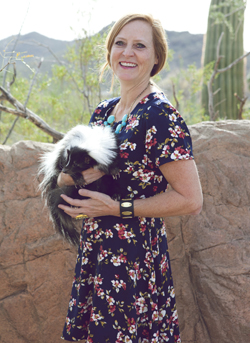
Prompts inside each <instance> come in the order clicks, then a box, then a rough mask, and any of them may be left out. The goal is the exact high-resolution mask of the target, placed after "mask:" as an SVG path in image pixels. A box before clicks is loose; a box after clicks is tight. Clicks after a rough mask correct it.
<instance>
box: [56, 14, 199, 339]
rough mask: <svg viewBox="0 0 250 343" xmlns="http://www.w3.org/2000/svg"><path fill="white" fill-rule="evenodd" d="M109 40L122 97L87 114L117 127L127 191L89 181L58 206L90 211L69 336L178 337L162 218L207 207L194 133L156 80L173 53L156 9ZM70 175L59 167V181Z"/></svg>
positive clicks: (90, 173) (123, 22)
mask: <svg viewBox="0 0 250 343" xmlns="http://www.w3.org/2000/svg"><path fill="white" fill-rule="evenodd" d="M106 46H107V55H106V58H107V63H106V66H109V67H110V68H111V69H112V71H113V73H114V74H115V75H116V77H117V78H118V80H119V82H120V86H121V97H120V98H114V99H110V100H107V101H103V102H102V103H101V104H99V106H98V107H97V109H96V110H95V112H94V114H93V116H92V118H91V121H90V123H91V125H105V124H107V125H111V126H113V128H114V129H115V130H116V131H117V134H118V136H119V139H120V141H121V144H120V159H119V168H120V177H119V185H120V189H121V199H126V200H121V201H120V202H119V201H116V200H112V199H111V198H110V197H109V196H107V195H105V194H101V193H98V192H91V191H88V190H84V189H82V190H80V191H79V192H80V194H81V195H83V196H87V197H89V198H90V199H87V200H86V199H85V200H76V199H71V198H68V197H66V196H63V198H64V199H65V200H66V201H67V202H68V203H69V205H70V206H63V205H60V207H61V208H62V209H63V210H64V211H65V212H66V213H67V214H68V215H70V216H72V217H78V216H80V217H81V216H82V217H85V218H86V219H85V220H84V225H83V230H82V234H81V243H80V246H79V251H78V257H77V264H76V272H75V278H74V282H73V288H72V296H71V300H70V303H69V310H68V314H67V319H66V324H65V327H64V331H63V338H64V339H65V340H68V341H78V340H86V341H87V342H93V343H104V342H110V343H114V342H116V343H118V342H131V343H132V342H133V343H134V342H142V343H149V342H150V343H151V342H169V343H174V342H178V343H179V342H181V340H180V333H179V327H178V317H177V311H176V305H175V296H174V288H173V282H172V276H171V269H170V263H169V255H168V248H167V238H166V231H165V225H164V221H163V219H162V218H163V217H168V216H179V215H187V214H198V213H199V212H200V210H201V207H202V193H201V187H200V182H199V178H198V173H197V169H196V166H195V162H194V160H193V155H192V146H191V138H190V135H189V131H188V129H187V127H186V124H185V122H184V121H183V119H182V117H181V116H180V114H179V113H178V112H177V111H176V110H175V109H174V108H173V107H172V106H171V104H170V103H169V102H168V100H167V99H166V97H165V96H164V94H163V93H162V92H159V90H158V89H157V88H156V87H155V85H154V84H153V83H151V82H150V78H151V77H152V76H154V75H156V74H157V73H158V72H159V71H160V70H161V69H162V68H163V66H164V64H165V61H166V58H167V43H166V38H165V33H164V30H163V28H162V26H161V24H160V23H159V22H158V21H157V20H154V19H153V18H152V17H151V16H150V15H137V14H135V15H127V16H124V17H123V18H121V19H120V20H119V21H118V22H117V23H116V24H115V25H114V26H113V28H112V29H111V32H110V33H109V35H108V37H107V42H106ZM125 114H127V116H125V117H124V115H125ZM112 116H113V117H112ZM122 123H123V124H122ZM119 124H122V125H119ZM177 161H178V162H177ZM83 175H84V179H85V180H86V181H87V183H90V182H92V181H94V180H96V179H98V178H100V177H101V173H100V172H99V171H96V170H91V169H89V170H87V171H85V172H83ZM70 183H72V180H71V179H70V177H69V176H67V175H65V174H60V176H59V179H58V184H59V185H62V184H70ZM168 184H170V185H171V190H168V191H167V192H166V188H167V185H168ZM71 206H73V207H71ZM123 206H126V207H123Z"/></svg>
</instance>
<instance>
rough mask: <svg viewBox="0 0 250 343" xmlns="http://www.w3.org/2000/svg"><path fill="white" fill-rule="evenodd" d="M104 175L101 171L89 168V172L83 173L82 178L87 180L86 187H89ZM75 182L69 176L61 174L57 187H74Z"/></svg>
mask: <svg viewBox="0 0 250 343" xmlns="http://www.w3.org/2000/svg"><path fill="white" fill-rule="evenodd" d="M103 175H104V173H103V172H101V171H100V170H99V169H95V168H89V169H87V170H84V171H82V176H83V178H84V180H85V185H88V184H90V183H92V182H94V181H96V180H98V179H100V178H101V177H102V176H103ZM74 184H75V183H74V180H73V179H72V177H71V176H70V175H69V174H65V173H62V172H61V173H60V174H59V176H58V179H57V185H58V186H59V187H62V186H73V185H74Z"/></svg>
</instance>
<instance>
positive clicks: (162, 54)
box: [100, 14, 168, 87]
mask: <svg viewBox="0 0 250 343" xmlns="http://www.w3.org/2000/svg"><path fill="white" fill-rule="evenodd" d="M134 20H143V21H146V22H147V23H148V24H149V25H150V26H151V27H152V33H153V44H154V50H155V54H156V56H157V58H158V64H155V65H154V67H153V69H152V71H151V74H150V76H151V77H153V76H154V75H156V74H158V73H159V72H160V71H161V70H162V69H163V67H164V65H165V63H166V60H167V56H168V44H167V40H166V33H165V30H164V29H163V27H162V25H161V22H160V21H159V20H158V19H154V18H153V16H152V15H151V14H127V15H125V16H123V17H122V18H120V19H119V20H118V21H117V22H116V23H115V24H114V25H113V27H112V28H111V30H110V32H109V34H108V36H107V38H106V44H105V46H106V62H105V64H104V65H103V67H102V68H101V75H100V80H101V79H102V77H103V74H104V71H105V70H106V68H108V67H111V64H110V54H111V49H112V46H113V44H114V40H115V37H116V36H117V35H118V33H119V32H120V31H121V29H122V28H123V27H124V26H125V25H127V24H128V23H130V22H131V21H134ZM112 84H113V80H112ZM111 87H112V86H111Z"/></svg>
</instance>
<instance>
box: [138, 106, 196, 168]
mask: <svg viewBox="0 0 250 343" xmlns="http://www.w3.org/2000/svg"><path fill="white" fill-rule="evenodd" d="M144 116H145V118H144V119H145V121H146V137H145V149H146V152H147V154H148V157H149V158H150V160H151V161H152V162H153V163H155V165H156V166H157V167H159V166H161V165H163V164H165V163H168V162H173V161H178V160H190V159H193V152H192V140H191V137H190V132H189V130H188V127H187V125H186V123H185V121H184V119H183V118H182V117H181V115H180V113H179V112H178V111H177V110H176V109H175V108H174V107H172V106H171V104H169V103H167V102H162V101H160V100H159V101H158V102H157V104H153V105H152V106H150V107H149V108H148V109H147V111H146V112H145V113H144Z"/></svg>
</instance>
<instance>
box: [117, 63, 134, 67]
mask: <svg viewBox="0 0 250 343" xmlns="http://www.w3.org/2000/svg"><path fill="white" fill-rule="evenodd" d="M119 64H120V66H122V67H123V68H135V67H136V66H137V64H136V63H131V62H120V63H119Z"/></svg>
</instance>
